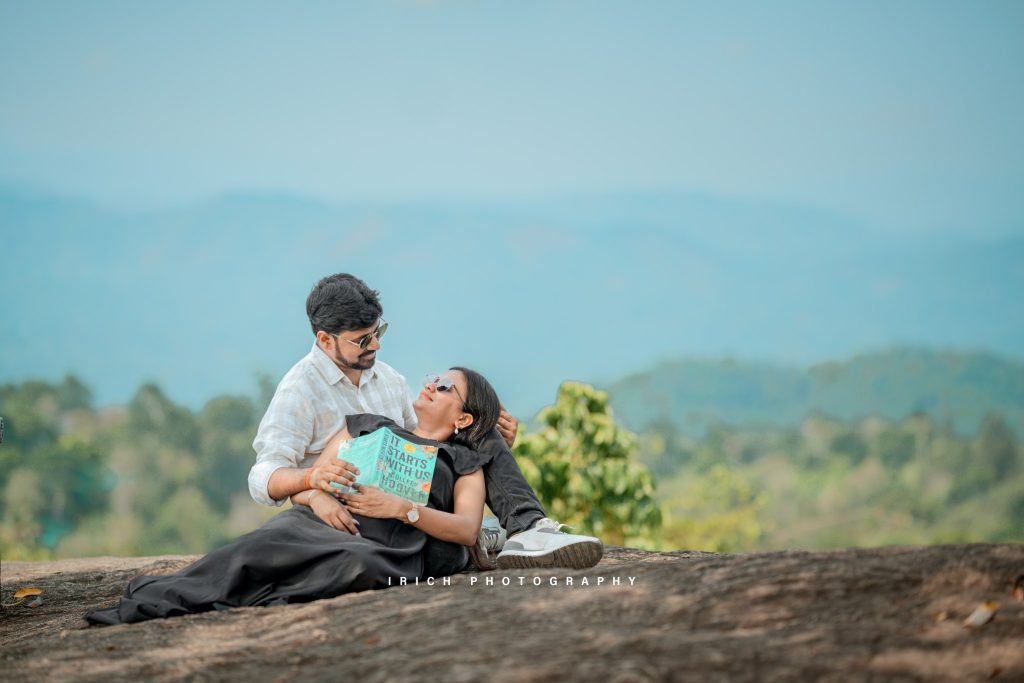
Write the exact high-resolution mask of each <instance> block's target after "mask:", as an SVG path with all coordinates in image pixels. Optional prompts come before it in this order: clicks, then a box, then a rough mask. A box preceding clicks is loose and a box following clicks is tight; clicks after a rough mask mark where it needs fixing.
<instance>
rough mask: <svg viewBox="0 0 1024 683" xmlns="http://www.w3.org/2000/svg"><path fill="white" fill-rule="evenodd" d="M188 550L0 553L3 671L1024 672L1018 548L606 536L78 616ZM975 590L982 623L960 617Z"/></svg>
mask: <svg viewBox="0 0 1024 683" xmlns="http://www.w3.org/2000/svg"><path fill="white" fill-rule="evenodd" d="M191 559H194V558H187V557H158V558H154V557H148V558H91V559H82V560H61V561H56V562H4V563H2V564H0V572H2V586H0V590H2V599H3V613H2V623H0V647H2V657H3V667H2V670H3V672H4V678H5V679H6V680H53V681H66V680H76V681H81V680H104V681H109V680H132V681H138V680H145V681H175V680H211V681H213V680H216V681H221V680H239V681H243V680H244V681H250V682H252V683H256V682H257V681H258V682H259V683H264V682H266V683H270V682H274V681H299V682H301V683H306V682H308V681H318V680H353V681H360V682H361V681H392V680H404V679H416V680H437V681H446V682H449V683H450V682H452V681H477V680H485V679H486V680H490V681H517V682H518V681H523V680H532V681H545V680H550V681H561V680H566V679H569V680H588V681H589V680H600V681H646V680H693V681H718V680H728V681H807V680H816V681H822V680H826V681H828V680H834V681H868V680H870V681H918V680H920V681H925V680H927V681H946V680H950V681H953V680H956V681H961V680H963V681H972V680H976V681H985V680H997V681H1001V680H1006V681H1011V680H1012V681H1022V680H1024V601H1022V600H1021V599H1020V597H1021V595H1022V590H1024V588H1022V589H1021V590H1016V591H1015V588H1014V586H1015V583H1017V582H1021V581H1024V545H964V546H934V547H924V548H879V549H855V550H844V551H833V552H799V551H787V552H778V553H757V554H742V555H715V554H707V553H697V552H671V553H652V552H644V551H638V550H632V549H628V548H608V549H607V553H606V556H605V558H604V559H603V560H602V561H601V563H600V564H599V565H598V566H597V567H594V568H593V569H590V570H586V571H565V570H543V571H525V570H515V571H504V572H502V571H496V572H487V573H465V574H460V575H458V576H455V577H452V579H451V583H450V585H443V584H442V583H441V582H440V581H438V582H437V583H435V585H432V586H430V585H426V584H420V585H418V586H417V585H413V586H405V587H396V588H393V589H389V590H385V591H368V592H364V593H355V594H350V595H344V596H341V597H338V598H334V599H331V600H323V601H319V602H314V603H309V604H305V605H289V606H284V607H274V608H269V609H263V608H247V609H236V610H230V611H225V612H213V613H209V614H202V615H197V616H192V617H182V618H175V619H167V620H159V621H151V622H147V623H143V624H135V625H128V626H116V627H109V628H102V627H98V628H84V622H83V621H82V620H81V615H82V613H83V612H84V611H85V610H86V609H87V608H91V607H96V606H101V605H109V604H113V602H114V601H115V600H116V598H117V597H118V596H119V595H120V593H121V592H122V591H123V589H124V586H125V584H126V583H127V582H128V580H129V579H130V578H131V577H133V576H135V575H136V574H140V573H149V574H156V573H169V572H172V571H174V570H176V569H178V568H180V567H182V566H184V565H185V564H186V563H187V562H188V561H190V560H191ZM616 577H618V582H617V585H616V582H615V578H616ZM631 578H632V579H633V581H632V583H631V582H630V579H631ZM488 579H493V583H494V585H491V586H489V585H487V583H486V582H487V580H488ZM506 579H507V583H508V584H509V585H502V584H503V583H506V581H505V580H506ZM569 579H572V585H567V584H568V580H569ZM584 579H587V581H586V585H583V584H584V581H583V580H584ZM552 581H554V582H555V583H556V585H551V584H552ZM536 583H539V584H540V585H535V584H536ZM29 586H32V587H38V588H41V589H42V591H43V593H42V595H41V596H40V597H41V599H42V605H41V606H39V607H36V608H30V607H28V606H27V603H28V601H29V600H30V599H31V598H26V599H22V600H16V599H15V598H14V593H15V592H16V591H17V590H18V589H20V588H24V587H29ZM1015 593H1016V596H1015ZM989 600H991V601H994V602H996V603H998V604H999V608H998V611H997V613H996V615H995V617H994V618H993V619H992V620H991V621H990V622H988V623H987V624H985V625H984V626H980V627H977V628H973V629H969V628H967V627H965V626H964V625H963V623H962V622H963V620H964V619H965V618H966V617H967V616H968V615H969V614H970V613H971V612H972V611H973V610H974V609H975V608H976V607H977V606H978V605H979V604H981V603H982V602H984V601H989Z"/></svg>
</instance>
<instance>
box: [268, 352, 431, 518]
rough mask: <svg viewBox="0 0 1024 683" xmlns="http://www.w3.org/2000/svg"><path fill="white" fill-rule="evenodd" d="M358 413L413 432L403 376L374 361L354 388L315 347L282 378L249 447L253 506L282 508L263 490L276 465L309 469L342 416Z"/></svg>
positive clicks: (413, 420) (338, 427)
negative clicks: (252, 460)
mask: <svg viewBox="0 0 1024 683" xmlns="http://www.w3.org/2000/svg"><path fill="white" fill-rule="evenodd" d="M358 413H373V414H375V415H384V416H385V417H389V418H391V419H392V420H394V421H395V422H396V423H398V424H400V425H403V426H404V427H405V428H406V429H415V428H416V414H415V413H414V412H413V409H412V400H411V399H410V397H409V390H408V387H406V384H405V378H404V377H402V376H401V375H400V374H398V373H397V372H395V370H394V369H393V368H392V367H391V366H390V365H388V364H387V363H382V362H381V361H377V362H376V363H375V364H374V366H373V367H372V368H370V369H369V370H363V372H362V374H361V376H360V378H359V386H356V385H355V384H353V383H352V382H351V381H350V380H349V378H348V377H346V376H345V375H344V374H343V373H342V372H341V369H340V368H338V366H337V365H335V364H334V361H332V360H331V359H330V358H329V357H328V356H327V354H325V353H324V352H323V351H322V350H321V349H320V347H319V346H317V345H316V344H313V348H312V350H310V352H309V353H308V354H307V355H306V356H305V357H304V358H303V359H302V360H300V361H299V362H298V363H296V364H295V365H294V366H293V367H292V369H291V370H289V371H288V373H287V374H286V375H285V376H284V378H283V379H282V380H281V383H280V384H278V385H277V391H275V392H274V398H273V399H272V400H271V401H270V406H269V407H268V408H267V413H266V414H265V415H264V416H263V420H262V421H261V422H260V427H259V430H258V431H257V432H256V439H255V440H254V441H253V442H252V446H253V448H254V449H256V464H255V465H253V466H252V469H251V470H250V471H249V493H250V495H252V497H253V499H254V500H255V501H256V502H258V503H263V504H264V505H281V504H282V503H283V502H284V501H283V500H274V499H273V498H271V497H270V494H269V493H268V492H267V484H268V482H269V481H270V475H271V474H273V473H274V471H275V470H277V469H278V468H281V467H308V466H310V465H312V464H313V462H314V460H316V458H317V456H319V455H320V453H321V452H322V451H323V449H324V446H326V445H327V442H328V441H329V440H330V438H331V437H332V436H334V435H335V434H336V433H337V432H338V431H340V430H341V428H342V427H344V426H345V418H346V417H348V416H349V415H355V414H358Z"/></svg>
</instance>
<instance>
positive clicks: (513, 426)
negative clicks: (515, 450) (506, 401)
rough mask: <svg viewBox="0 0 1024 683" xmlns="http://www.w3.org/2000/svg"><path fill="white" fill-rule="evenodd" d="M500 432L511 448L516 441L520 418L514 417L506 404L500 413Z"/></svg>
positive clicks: (498, 426)
mask: <svg viewBox="0 0 1024 683" xmlns="http://www.w3.org/2000/svg"><path fill="white" fill-rule="evenodd" d="M497 428H498V433H499V434H501V438H502V439H504V440H505V443H507V444H508V447H509V448H512V446H514V445H515V443H516V434H517V433H518V432H519V420H517V419H516V418H514V417H512V415H510V414H509V412H508V411H507V410H505V406H501V413H499V414H498V425H497Z"/></svg>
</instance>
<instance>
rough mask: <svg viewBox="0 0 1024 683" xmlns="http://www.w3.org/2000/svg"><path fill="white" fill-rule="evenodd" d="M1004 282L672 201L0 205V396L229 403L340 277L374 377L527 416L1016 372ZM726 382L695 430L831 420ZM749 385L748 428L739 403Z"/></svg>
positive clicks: (866, 244) (957, 266)
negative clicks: (865, 371) (877, 365)
mask: <svg viewBox="0 0 1024 683" xmlns="http://www.w3.org/2000/svg"><path fill="white" fill-rule="evenodd" d="M1022 263H1024V237H1021V236H1019V235H1007V236H1004V237H1001V238H991V237H986V238H979V237H974V236H971V235H963V234H951V233H935V234H928V235H923V234H911V233H904V234H891V233H884V232H880V231H878V230H875V229H873V228H872V227H871V226H867V225H864V224H862V223H861V222H859V221H858V220H856V219H855V218H854V217H850V216H844V215H839V214H836V213H832V212H829V211H825V210H821V209H817V208H812V207H801V206H789V205H781V204H773V203H769V202H761V201H753V200H740V199H731V198H723V197H711V196H707V195H703V194H699V193H693V192H689V193H688V192H665V193H645V194H637V193H634V194H626V193H623V194H608V195H581V196H571V197H560V198H552V199H548V200H533V201H523V202H518V203H515V202H491V203H486V202H458V201H436V202H419V203H410V204H388V205H376V204H360V205H334V204H329V203H325V202H322V201H318V200H314V199H309V198H305V197H297V196H290V195H282V194H271V193H263V194H241V195H232V196H225V197H218V198H214V199H211V200H209V201H207V202H203V203H198V204H194V205H189V206H183V207H177V208H167V209H162V210H148V211H137V212H123V211H114V210H110V209H106V208H104V207H100V206H96V205H94V204H91V203H89V202H85V201H80V200H76V199H68V198H62V197H57V196H53V195H49V194H46V193H29V192H24V191H21V190H16V189H12V188H3V187H0V293H2V294H0V382H3V381H17V380H21V379H25V378H29V377H38V378H42V379H51V380H52V379H58V378H60V377H61V376H62V375H63V374H64V373H67V372H70V373H73V374H75V375H77V376H78V377H80V378H82V380H83V381H85V382H86V383H87V384H88V385H89V386H90V387H92V388H93V389H94V391H95V395H96V400H97V403H99V404H101V405H102V404H105V403H123V402H125V401H127V400H128V399H129V398H130V396H131V395H132V394H133V393H134V391H135V390H136V389H137V388H138V386H139V385H140V384H141V383H142V382H144V381H155V382H157V383H158V384H159V385H160V386H161V387H162V388H163V389H164V390H165V391H166V392H167V394H168V396H170V397H171V398H172V399H173V400H175V401H178V402H181V403H184V404H186V405H188V406H190V407H192V408H198V407H200V406H201V405H202V404H203V403H204V402H205V401H207V400H208V399H210V398H211V397H213V396H215V395H218V394H222V393H249V394H252V393H254V392H255V389H256V383H255V382H254V375H255V374H256V373H265V374H266V375H267V376H269V377H271V378H272V379H273V380H275V381H276V380H277V379H278V378H280V377H281V376H282V375H283V374H284V373H285V372H286V371H287V370H288V368H289V367H290V366H291V365H292V364H293V363H294V362H295V361H296V360H298V358H300V357H301V356H302V355H304V354H305V353H306V352H307V351H308V349H309V347H310V345H311V343H312V334H311V332H310V330H309V327H308V323H307V322H306V319H305V312H304V303H305V298H306V295H307V294H308V292H309V289H310V287H311V286H312V285H313V283H314V282H315V281H316V280H317V279H318V278H320V277H321V276H323V275H326V274H329V273H333V272H338V271H348V272H353V273H356V274H357V275H360V276H361V277H363V278H364V279H366V281H367V282H369V283H370V285H371V286H373V287H375V288H377V289H379V290H381V292H382V295H383V301H384V307H385V317H386V318H387V319H388V320H389V322H391V328H390V331H389V332H388V336H387V337H386V338H385V340H384V349H383V351H382V352H381V358H382V359H383V360H385V361H387V362H388V363H390V364H391V365H393V366H394V367H395V368H397V369H398V370H399V371H400V372H402V373H403V374H405V376H406V377H407V378H408V379H409V381H410V383H411V384H416V383H417V382H418V379H419V378H420V377H422V375H423V374H424V373H425V372H427V371H430V370H434V369H437V368H443V367H445V366H446V365H452V364H459V365H468V366H471V367H476V368H478V369H480V370H481V371H483V372H484V373H485V374H486V375H487V376H488V377H489V378H491V380H492V381H493V382H494V384H495V386H496V387H497V389H498V391H499V393H500V395H501V396H502V398H503V400H504V402H505V404H506V405H507V406H508V407H509V408H510V409H512V410H513V411H515V412H516V413H517V414H519V415H521V416H530V415H532V414H533V413H534V411H536V410H537V409H539V408H540V407H542V406H543V405H545V404H547V403H549V402H551V400H552V399H553V398H554V396H555V392H556V389H557V387H558V385H559V383H561V382H562V381H564V380H566V379H577V380H583V381H588V382H593V383H597V384H605V385H608V384H611V383H613V382H614V381H615V380H616V379H617V378H620V377H623V376H624V375H626V374H627V373H630V372H635V371H637V369H640V368H645V367H652V366H654V365H655V364H656V363H657V362H658V361H660V360H664V359H673V358H693V357H711V358H714V357H719V356H722V355H725V354H728V355H731V356H734V357H737V358H762V359H774V360H776V361H778V362H780V363H784V364H787V366H788V367H798V368H799V367H806V366H809V365H812V364H813V363H816V362H820V361H822V360H825V359H830V358H848V357H850V356H852V355H853V354H855V353H857V352H859V351H861V350H864V349H877V348H886V347H889V346H892V345H923V346H927V347H932V348H936V347H937V348H958V349H987V350H991V351H992V352H994V353H997V354H1000V355H1002V356H1005V357H1017V358H1019V357H1020V354H1021V350H1022V345H1021V340H1022V339H1024V306H1021V305H1020V301H1019V300H1020V294H1021V292H1024V268H1022V267H1021V264H1022ZM699 366H700V364H698V365H692V364H687V363H683V364H682V366H680V368H679V369H678V372H680V373H682V375H680V376H681V377H684V378H685V380H686V381H685V382H684V384H683V385H682V386H684V387H689V388H685V389H682V390H677V389H669V388H668V387H669V386H675V384H671V385H665V388H664V389H662V388H661V385H660V384H659V383H658V382H660V381H661V380H658V382H653V384H652V385H653V386H657V387H659V389H658V390H659V391H660V392H661V393H659V394H658V395H659V396H662V395H663V396H665V397H666V398H667V399H669V400H670V401H671V403H670V404H668V405H671V407H665V408H663V409H661V408H659V410H667V411H669V412H670V413H672V414H676V412H677V411H678V410H680V409H681V410H682V412H681V413H679V414H680V415H684V416H685V415H686V414H688V413H689V412H691V411H692V408H691V404H690V403H688V402H687V401H686V400H683V398H685V393H684V394H679V393H678V392H679V391H683V392H685V391H690V390H694V389H693V387H694V386H695V385H694V379H695V378H699V377H701V376H702V374H701V373H702V372H704V371H701V370H698V369H697V368H698V367H699ZM712 366H714V364H712ZM665 367H668V368H672V367H674V366H673V365H671V364H669V365H666V366H665ZM844 367H845V366H844ZM685 368H690V370H687V371H686V372H684V371H683V370H684V369H685ZM737 368H743V369H744V370H743V371H742V372H741V371H740V370H736V371H735V372H737V373H739V374H740V375H742V377H743V379H742V381H741V380H740V379H739V377H737V379H736V381H738V382H740V384H739V388H738V389H737V391H736V392H735V395H732V398H730V399H729V400H728V401H726V402H725V403H721V404H718V403H714V404H712V405H710V406H709V407H707V406H704V405H703V404H699V405H697V408H696V409H697V410H703V409H705V407H707V408H708V409H709V410H710V409H711V408H714V409H718V408H725V407H728V408H729V410H730V411H733V410H735V411H739V413H738V414H740V415H746V414H747V412H749V413H750V414H751V415H753V416H761V415H776V416H782V417H785V416H791V415H797V414H800V413H801V411H802V410H804V408H805V407H807V406H809V405H810V406H816V405H818V403H816V401H817V402H822V403H821V405H822V406H824V407H825V408H829V407H831V406H833V402H835V401H838V400H839V399H838V398H829V396H833V395H838V393H837V392H838V391H839V390H840V389H839V388H837V389H834V390H833V389H828V388H827V385H826V384H825V383H824V380H818V379H814V377H815V375H814V374H813V373H808V372H805V371H803V370H792V369H785V368H783V369H778V368H775V367H774V366H761V365H757V364H740V365H738V366H737ZM748 368H749V369H750V371H749V373H748V372H747V370H746V369H748ZM675 372H676V371H672V372H670V373H669V375H672V374H673V373H675ZM687 372H689V373H691V374H687ZM708 372H710V370H709V371H708ZM851 373H853V371H852V370H851ZM713 374H714V377H715V378H716V379H715V380H714V381H716V382H718V381H727V380H729V378H730V377H731V375H730V374H729V372H726V371H725V370H718V371H715V372H714V373H713ZM851 376H852V374H851ZM665 381H668V378H667V377H666V379H665ZM709 381H710V380H709ZM729 381H731V380H729ZM750 382H753V386H756V387H760V391H763V392H765V393H764V396H765V398H764V399H760V398H757V399H756V400H757V401H760V402H759V403H757V405H759V406H763V405H764V404H765V401H768V402H770V403H772V404H773V407H772V408H771V409H770V410H767V412H765V409H764V408H755V407H754V406H753V405H748V402H750V401H755V397H752V396H749V395H747V392H746V389H747V388H749V386H751V384H750ZM624 386H629V383H626V384H625V385H624ZM696 386H698V387H699V386H700V384H699V383H698V384H697V385H696ZM724 386H726V385H722V386H720V387H719V388H718V389H717V390H716V391H719V392H724V391H725V389H724V388H723V387H724ZM842 386H846V385H841V386H840V388H841V387H842ZM850 386H855V383H854V382H853V380H850ZM1018 386H1019V385H1018ZM773 392H774V393H773ZM830 392H831V393H830ZM775 395H778V397H779V398H778V399H777V400H775V399H772V396H775ZM794 397H795V398H794ZM720 398H722V400H724V396H720ZM812 399H813V400H812ZM637 400H640V397H638V399H637ZM644 400H647V401H651V400H653V398H648V399H644ZM915 400H916V399H915ZM910 402H911V403H913V401H910ZM698 403H699V402H698ZM837 405H838V404H837ZM858 405H860V404H858ZM901 405H902V404H901ZM853 408H856V406H853V407H851V410H852V409H853ZM623 411H624V412H628V411H629V408H623ZM745 411H747V412H745ZM646 412H651V411H649V410H644V411H640V412H637V413H635V416H636V417H639V416H640V415H642V414H644V413H646ZM633 417H634V415H631V418H633Z"/></svg>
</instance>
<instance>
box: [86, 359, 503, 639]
mask: <svg viewBox="0 0 1024 683" xmlns="http://www.w3.org/2000/svg"><path fill="white" fill-rule="evenodd" d="M413 408H414V409H415V411H416V416H417V418H418V420H419V425H418V426H417V428H416V430H415V431H413V432H408V431H406V430H404V429H402V428H401V427H399V426H398V425H396V424H395V423H393V422H392V421H390V420H388V419H387V418H384V417H381V416H379V415H366V414H363V415H353V416H350V417H349V418H348V420H347V425H346V428H345V429H343V430H342V431H341V432H340V433H339V434H337V435H336V436H335V437H334V438H332V439H331V442H330V443H329V444H328V445H327V447H326V448H324V451H323V453H322V454H321V456H320V459H319V460H317V463H316V465H315V466H314V470H313V474H312V476H310V477H309V478H310V479H311V480H312V481H311V482H310V485H311V490H307V491H303V492H302V493H298V494H296V495H295V496H293V497H292V500H293V502H296V503H300V504H299V505H296V506H295V507H293V508H291V509H290V510H287V511H285V512H283V513H281V514H279V515H277V516H275V517H274V518H273V519H271V520H270V521H269V522H267V523H266V524H264V525H263V526H262V527H260V528H259V529H257V530H256V531H253V532H252V533H250V534H246V535H245V536H242V537H241V538H239V539H237V540H236V541H234V542H232V543H230V544H228V545H226V546H224V547H222V548H219V549H217V550H214V551H213V552H211V553H210V554H209V555H206V556H205V557H203V558H202V559H200V560H198V561H197V562H195V563H194V564H191V565H189V566H188V567H185V568H184V569H182V570H181V571H179V572H177V573H176V574H171V575H169V576H139V577H136V578H135V579H133V580H132V581H131V582H130V583H129V584H128V588H127V590H126V591H125V595H124V597H123V598H122V599H121V603H120V604H119V605H118V606H117V607H112V608H109V609H103V610H96V611H92V612H88V613H87V614H86V615H85V619H86V621H88V622H89V623H91V624H122V623H133V622H137V621H145V620H147V619H154V618H158V617H170V616H176V615H181V614H195V613H199V612H206V611H210V610H214V609H227V608H230V607H242V606H269V605H278V604H287V603H294V602H308V601H310V600H316V599H320V598H329V597H334V596H337V595H341V594H343V593H348V592H354V591H361V590H368V589H372V588H386V587H388V586H390V585H396V584H398V583H399V582H400V581H401V579H402V578H403V577H404V578H405V579H406V580H407V581H411V580H413V579H416V578H423V577H425V576H442V575H447V574H452V573H454V572H457V571H461V570H462V569H464V568H465V567H466V563H467V558H468V553H467V551H466V548H465V547H464V546H470V545H473V544H474V543H475V542H476V539H477V534H478V532H479V530H480V523H481V519H482V517H483V505H484V480H483V473H482V471H481V467H482V466H483V465H484V464H485V463H486V458H485V456H482V455H480V454H479V453H477V452H476V450H474V449H475V447H476V446H478V445H479V443H480V442H481V441H482V440H483V438H484V436H485V435H486V434H487V433H488V432H490V430H491V429H493V428H494V425H495V424H496V423H497V420H498V414H499V412H500V410H501V406H500V404H499V402H498V397H497V395H496V394H495V392H494V389H493V388H492V387H491V385H490V384H489V383H488V382H487V380H486V379H484V378H483V376H481V375H480V374H479V373H477V372H474V371H472V370H467V369H466V368H459V367H456V368H452V369H451V370H449V371H448V372H446V373H445V374H444V375H441V376H440V377H435V378H432V380H431V381H429V382H427V383H426V384H425V386H424V388H423V391H421V392H420V394H419V396H418V397H417V399H416V400H415V401H414V402H413ZM385 426H386V427H388V428H390V429H391V430H392V431H394V432H395V433H396V434H398V435H399V436H401V437H403V438H405V439H408V440H409V441H413V442H415V443H420V444H424V445H434V446H437V448H438V458H437V461H436V462H437V464H436V466H435V468H434V475H433V480H432V482H431V488H430V498H429V501H428V503H427V505H426V506H415V508H416V511H415V512H412V510H413V508H414V506H413V504H412V503H411V502H409V501H405V500H403V499H401V498H399V497H398V496H395V495H393V494H390V493H386V492H384V491H382V490H380V489H378V488H375V487H358V490H359V493H357V494H351V495H346V494H340V495H339V497H340V498H341V499H342V501H343V502H338V501H337V500H335V498H334V496H332V495H327V494H326V493H325V491H332V492H333V491H334V489H332V488H331V487H330V486H329V484H328V483H327V482H326V481H324V479H325V478H324V477H322V476H320V472H321V471H320V469H319V468H321V467H322V466H325V465H327V464H329V463H333V462H336V461H335V456H336V454H337V452H338V446H339V444H340V443H341V442H342V441H344V440H346V439H349V438H353V437H358V436H362V435H363V434H368V433H370V432H373V431H376V430H377V429H379V428H381V427H385ZM309 505H312V509H310V507H308V506H309ZM349 529H354V530H356V533H352V532H351V531H349Z"/></svg>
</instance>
